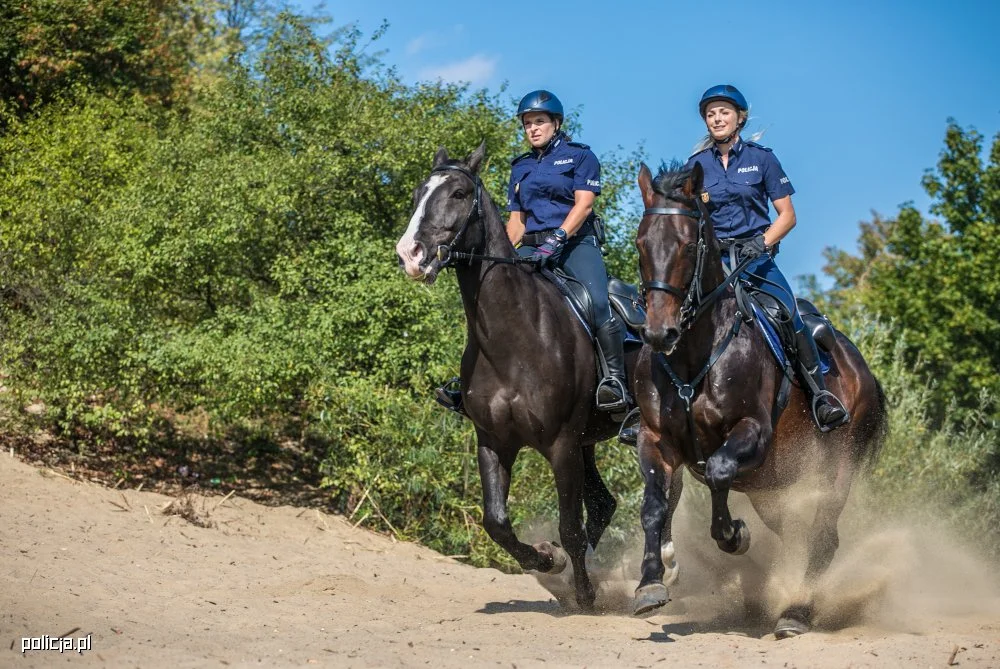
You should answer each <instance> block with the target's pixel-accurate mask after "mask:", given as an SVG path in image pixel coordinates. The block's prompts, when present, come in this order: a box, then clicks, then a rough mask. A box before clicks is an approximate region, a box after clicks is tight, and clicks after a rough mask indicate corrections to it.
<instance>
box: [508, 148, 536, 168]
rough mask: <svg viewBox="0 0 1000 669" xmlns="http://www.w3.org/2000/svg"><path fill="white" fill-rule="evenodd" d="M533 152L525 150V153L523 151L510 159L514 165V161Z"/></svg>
mask: <svg viewBox="0 0 1000 669" xmlns="http://www.w3.org/2000/svg"><path fill="white" fill-rule="evenodd" d="M532 153H533V152H532V151H525V152H524V153H522V154H521V155H519V156H514V157H513V158H511V159H510V164H511V165H513V164H514V163H516V162H517V161H519V160H521V159H522V158H527V157H528V156H530V155H531V154H532Z"/></svg>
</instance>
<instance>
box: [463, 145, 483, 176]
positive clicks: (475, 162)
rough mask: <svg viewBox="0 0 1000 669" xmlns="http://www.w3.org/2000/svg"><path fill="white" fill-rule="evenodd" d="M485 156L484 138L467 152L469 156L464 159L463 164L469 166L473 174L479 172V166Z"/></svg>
mask: <svg viewBox="0 0 1000 669" xmlns="http://www.w3.org/2000/svg"><path fill="white" fill-rule="evenodd" d="M485 157H486V140H485V139H484V140H483V141H482V142H480V144H479V146H477V147H476V150H475V151H473V152H472V153H470V154H469V157H468V158H466V159H465V164H466V165H468V166H469V171H471V172H472V173H473V174H476V173H478V172H479V166H480V165H482V163H483V158H485Z"/></svg>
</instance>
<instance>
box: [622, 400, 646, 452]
mask: <svg viewBox="0 0 1000 669" xmlns="http://www.w3.org/2000/svg"><path fill="white" fill-rule="evenodd" d="M641 419H642V416H641V415H640V414H639V407H636V408H634V409H632V410H631V411H629V412H628V414H627V415H626V416H625V419H624V420H623V421H622V424H621V427H620V428H618V441H619V442H621V443H623V444H625V445H626V446H631V447H633V448H635V447H636V446H638V445H639V422H640V420H641Z"/></svg>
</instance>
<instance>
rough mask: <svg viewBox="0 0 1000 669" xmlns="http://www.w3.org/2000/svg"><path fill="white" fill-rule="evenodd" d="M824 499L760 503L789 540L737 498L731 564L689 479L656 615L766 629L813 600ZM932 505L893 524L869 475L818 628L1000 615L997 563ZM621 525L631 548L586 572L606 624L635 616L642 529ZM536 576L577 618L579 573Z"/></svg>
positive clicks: (859, 485) (848, 515)
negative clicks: (810, 539)
mask: <svg viewBox="0 0 1000 669" xmlns="http://www.w3.org/2000/svg"><path fill="white" fill-rule="evenodd" d="M819 489H820V488H819V486H817V485H816V483H815V481H814V480H812V481H810V480H806V481H803V482H802V483H801V484H799V485H797V486H796V487H794V488H792V489H789V490H788V491H787V493H786V494H785V495H784V496H783V497H781V498H778V497H774V498H771V499H767V500H765V501H764V502H763V503H765V504H767V505H770V506H772V508H780V509H782V510H783V511H784V512H785V518H786V521H785V524H784V526H783V528H782V537H781V538H779V537H778V536H777V535H775V534H774V533H773V532H771V531H770V530H769V529H768V528H767V527H766V526H765V525H764V523H763V522H762V520H761V519H760V517H759V516H758V515H757V513H756V512H755V510H754V507H753V506H752V505H751V504H750V501H749V499H748V498H747V496H746V495H744V494H742V493H737V492H733V493H731V494H730V497H729V503H730V509H731V511H732V515H733V518H742V519H743V520H744V521H745V522H746V523H747V525H748V526H749V528H750V532H751V536H752V544H751V547H750V550H749V552H748V553H747V554H745V555H741V556H733V555H729V554H726V553H724V552H722V551H721V550H720V549H719V548H718V547H717V546H716V544H715V541H714V540H712V538H711V536H710V534H709V527H710V511H711V501H710V498H709V495H708V488H707V487H706V486H705V485H704V484H702V483H700V482H699V481H697V480H695V479H694V478H693V477H692V476H690V475H688V474H685V488H684V494H683V496H682V497H681V501H680V504H679V505H678V509H677V511H676V513H675V514H674V521H673V539H674V545H675V548H676V553H677V562H678V563H679V566H680V577H679V579H678V581H677V583H675V584H673V585H672V586H670V596H671V601H670V602H669V603H668V604H667V605H666V606H665V607H663V608H662V609H660V610H658V611H657V612H656V614H658V615H664V616H672V617H673V616H677V617H679V618H681V619H683V620H684V621H687V622H690V623H692V624H695V625H699V624H700V625H706V626H709V627H714V628H725V627H737V628H738V627H744V628H747V627H750V628H752V627H754V626H758V627H759V628H760V629H762V630H765V631H769V630H770V628H772V627H773V625H774V622H775V621H776V620H777V618H778V616H779V615H780V613H781V612H782V611H783V610H784V608H785V607H786V606H788V605H790V604H792V603H793V602H796V603H797V602H801V601H802V600H803V598H804V597H807V594H806V593H807V591H806V589H805V586H804V583H803V579H804V574H805V562H806V560H805V538H806V537H807V536H808V534H809V530H810V528H811V527H812V519H813V517H814V515H815V510H816V507H817V503H818V502H819V501H820V499H819V493H818V492H817V490H819ZM758 501H760V500H758ZM932 504H933V500H931V501H929V503H928V506H927V507H926V508H923V509H910V510H908V512H907V514H906V515H905V516H899V515H888V514H887V513H884V512H883V509H884V508H886V505H884V504H882V503H881V501H880V500H879V499H878V497H877V496H875V495H874V494H873V493H871V492H870V491H869V490H868V487H867V486H866V485H865V481H864V479H863V477H862V476H859V477H858V478H856V479H855V482H854V486H853V489H852V491H851V496H850V498H849V500H848V503H847V506H846V508H845V509H844V512H843V514H842V515H841V517H840V522H839V524H838V529H839V535H840V546H839V548H838V550H837V552H836V555H835V556H834V559H833V562H832V564H831V566H830V568H829V569H828V570H827V572H826V573H825V574H824V575H823V576H822V577H821V578H820V579H819V581H818V582H817V583H816V584H815V585H814V588H813V591H812V594H813V602H814V611H815V615H814V625H815V627H816V628H817V629H822V630H837V629H843V628H846V627H856V626H861V625H866V626H873V627H876V628H880V629H886V630H893V631H900V632H911V633H919V632H922V631H928V630H930V629H931V628H932V627H934V628H939V627H941V626H942V625H946V624H947V621H948V619H959V618H963V617H968V616H977V615H980V616H992V617H993V618H994V619H995V618H996V616H1000V578H998V574H1000V562H998V561H997V560H996V558H995V557H994V558H990V557H988V556H987V555H986V554H985V551H983V550H981V549H979V548H977V547H976V546H974V545H972V544H970V543H969V542H968V541H967V540H964V541H963V540H962V539H960V538H959V537H958V536H957V535H956V534H955V533H953V532H951V531H950V530H949V528H948V527H947V525H946V523H945V522H944V521H942V520H941V519H940V518H939V517H936V516H935V513H934V511H933V507H932ZM774 505H778V506H777V507H774ZM622 522H623V519H621V518H618V519H616V523H618V524H620V523H622ZM624 522H626V523H631V524H632V525H633V527H634V531H632V532H630V536H629V539H628V540H627V541H626V542H625V543H624V545H620V546H618V547H615V546H614V545H613V542H611V543H612V545H611V546H610V547H609V546H608V545H606V543H605V542H603V541H602V543H601V545H600V546H599V547H598V550H597V553H596V555H595V556H594V558H595V559H594V560H592V561H590V562H589V564H588V570H589V572H590V574H591V578H592V579H593V581H594V583H595V586H596V587H597V590H598V599H597V607H598V609H599V611H600V612H602V613H606V614H620V615H631V611H632V598H633V593H634V590H635V588H636V586H637V585H638V579H639V574H640V570H639V567H640V562H641V559H642V543H643V538H642V533H641V528H640V526H639V519H638V518H637V517H636V518H630V519H624ZM527 537H531V538H530V540H531V541H537V540H541V539H543V538H547V539H554V538H557V537H558V532H557V531H556V528H555V527H554V526H553V525H552V524H535V525H534V526H532V527H531V528H530V529H529V530H528V531H527V532H526V538H527ZM535 577H536V578H537V579H538V582H539V583H540V584H541V585H542V586H543V587H545V588H546V589H548V590H549V592H551V593H552V594H553V595H554V596H555V597H556V599H558V600H559V601H560V602H561V603H562V604H563V606H564V608H566V609H567V611H576V610H577V609H576V606H575V599H574V595H573V585H572V583H573V581H572V569H571V568H569V567H568V568H567V569H566V570H565V571H564V572H563V573H562V574H560V575H557V576H550V575H546V574H535Z"/></svg>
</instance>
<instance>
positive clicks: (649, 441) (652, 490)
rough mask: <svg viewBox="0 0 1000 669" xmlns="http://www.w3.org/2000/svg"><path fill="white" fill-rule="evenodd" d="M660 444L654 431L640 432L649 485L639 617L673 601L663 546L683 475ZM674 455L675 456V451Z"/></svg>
mask: <svg viewBox="0 0 1000 669" xmlns="http://www.w3.org/2000/svg"><path fill="white" fill-rule="evenodd" d="M659 442H660V436H659V435H658V434H657V433H655V432H654V431H653V430H652V429H651V428H649V427H646V426H643V428H642V429H641V430H640V432H639V442H638V445H637V446H638V451H639V467H640V470H641V471H642V478H643V481H644V482H645V487H644V490H643V495H642V509H641V511H640V517H641V519H642V531H643V535H644V537H645V539H644V544H643V555H642V567H641V570H642V575H641V578H640V580H639V586H638V587H637V588H636V590H635V600H634V603H633V608H632V612H633V613H634V614H635V615H641V614H643V613H647V612H648V611H652V610H653V609H657V608H659V607H661V606H663V605H664V604H666V603H667V602H668V601H670V596H669V594H668V592H667V586H666V585H665V584H664V583H663V575H664V573H665V569H664V566H663V557H664V548H663V547H661V546H662V543H663V538H664V535H666V536H667V537H670V536H671V528H670V523H671V519H672V516H673V508H671V505H672V503H673V504H676V500H677V498H678V497H680V486H679V485H675V483H674V481H675V480H679V476H680V472H679V471H677V466H678V465H679V461H678V459H677V458H670V459H667V458H665V457H664V454H663V451H662V450H661V448H660V443H659ZM670 453H671V455H672V454H673V452H672V451H670ZM675 477H677V479H675ZM675 490H676V494H672V493H674V491H675ZM668 491H669V492H668ZM669 551H670V555H668V559H672V557H673V555H672V552H673V545H672V544H670V545H669ZM675 577H676V576H675V574H674V573H673V571H672V573H671V579H670V580H671V581H673V580H674V578H675Z"/></svg>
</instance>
